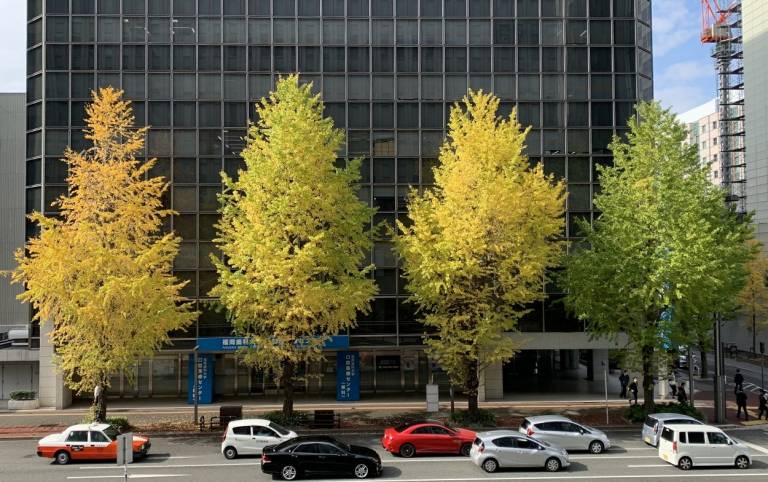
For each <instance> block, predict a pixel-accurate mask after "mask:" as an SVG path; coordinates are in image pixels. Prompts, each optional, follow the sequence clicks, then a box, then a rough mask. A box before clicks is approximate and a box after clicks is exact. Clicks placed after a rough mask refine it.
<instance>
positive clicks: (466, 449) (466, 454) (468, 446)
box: [459, 444, 472, 457]
mask: <svg viewBox="0 0 768 482" xmlns="http://www.w3.org/2000/svg"><path fill="white" fill-rule="evenodd" d="M471 450H472V444H464V445H462V446H461V450H459V454H461V455H463V456H464V457H469V452H470V451H471Z"/></svg>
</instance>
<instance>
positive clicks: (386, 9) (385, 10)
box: [349, 0, 392, 17]
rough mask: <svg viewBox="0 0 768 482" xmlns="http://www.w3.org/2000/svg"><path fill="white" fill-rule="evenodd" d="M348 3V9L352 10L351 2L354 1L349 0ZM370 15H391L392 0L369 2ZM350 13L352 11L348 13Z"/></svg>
mask: <svg viewBox="0 0 768 482" xmlns="http://www.w3.org/2000/svg"><path fill="white" fill-rule="evenodd" d="M349 3H350V7H349V8H350V10H353V9H352V8H351V7H352V5H351V4H352V3H356V2H351V1H350V2H349ZM371 3H372V5H371V16H373V17H391V16H392V0H376V1H375V2H371ZM354 10H358V11H359V10H362V9H361V8H359V7H358V8H356V9H354ZM349 14H350V15H352V13H351V12H350V13H349Z"/></svg>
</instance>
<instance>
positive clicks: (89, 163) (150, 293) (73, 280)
mask: <svg viewBox="0 0 768 482" xmlns="http://www.w3.org/2000/svg"><path fill="white" fill-rule="evenodd" d="M121 97H122V92H121V91H117V90H114V89H112V88H105V89H102V90H101V91H99V92H98V93H94V94H93V103H91V104H90V105H89V106H88V107H87V108H86V114H87V126H88V127H87V128H86V130H85V138H86V139H87V140H89V141H91V142H92V143H93V147H91V148H89V149H87V150H85V151H82V152H75V151H73V150H71V149H67V150H66V152H65V159H64V161H65V162H66V163H67V165H68V167H69V176H68V178H67V182H68V184H69V192H68V194H67V195H64V196H62V197H61V198H60V199H58V200H57V201H56V204H57V205H58V207H59V210H60V216H57V217H54V216H44V215H43V214H41V213H34V214H33V215H31V216H30V219H31V220H32V221H34V222H35V223H37V224H38V225H39V226H40V234H39V235H38V236H37V237H34V238H31V239H30V240H29V241H28V242H27V245H26V251H25V250H23V249H20V250H18V251H17V252H16V260H17V262H18V267H17V268H16V269H15V270H14V271H13V273H12V281H13V282H15V283H20V284H23V285H24V286H25V288H26V290H25V291H24V292H23V293H22V294H21V295H19V299H20V300H21V301H24V302H27V303H31V304H32V306H33V307H34V309H35V319H37V320H39V321H40V323H41V324H47V323H50V324H51V325H52V327H51V331H50V335H49V336H50V342H51V343H52V344H53V345H54V347H55V350H56V363H57V365H58V368H59V369H60V370H61V371H62V373H63V375H64V378H65V382H66V384H67V386H69V387H70V388H71V389H72V390H74V391H75V392H88V391H91V390H93V389H94V387H95V386H97V385H101V386H103V387H104V388H105V389H106V387H108V386H109V377H110V375H111V374H115V373H118V372H121V371H125V373H126V374H127V375H129V376H130V374H131V372H132V370H130V369H131V368H132V367H133V366H135V364H136V363H137V361H138V360H139V359H140V358H145V357H151V356H153V354H154V353H155V351H156V350H157V349H158V348H160V346H161V345H162V344H163V343H165V342H166V341H168V333H169V332H170V331H173V330H178V329H181V328H184V327H185V326H187V325H188V324H189V323H190V322H191V321H192V320H193V319H194V318H195V316H196V315H195V314H194V313H192V312H191V311H190V310H189V305H188V304H186V303H183V302H182V299H181V296H180V294H179V293H180V290H181V288H182V286H183V284H182V283H179V282H177V281H176V279H175V278H174V277H173V275H172V263H173V259H174V257H175V256H176V253H177V251H178V247H179V239H178V238H177V237H176V236H174V235H173V234H162V233H161V226H162V222H163V218H165V217H166V216H168V215H170V214H171V212H170V211H169V210H167V209H164V208H163V207H162V203H161V200H160V196H161V195H162V194H163V192H164V191H165V190H166V189H167V183H166V181H165V180H164V179H162V178H158V177H148V175H149V170H150V168H151V167H152V165H153V164H154V161H150V162H147V163H143V164H142V163H141V162H140V161H139V160H137V159H136V156H137V155H138V154H139V152H140V151H141V149H142V147H143V144H144V136H145V134H146V131H147V128H141V129H134V128H133V127H132V125H133V121H134V118H133V114H132V109H131V106H130V103H129V102H127V101H124V100H122V98H121Z"/></svg>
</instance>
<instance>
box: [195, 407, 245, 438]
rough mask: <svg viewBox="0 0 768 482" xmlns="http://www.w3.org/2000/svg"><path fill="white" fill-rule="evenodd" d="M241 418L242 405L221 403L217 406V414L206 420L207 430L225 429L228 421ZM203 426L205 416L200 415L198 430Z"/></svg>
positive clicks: (201, 429)
mask: <svg viewBox="0 0 768 482" xmlns="http://www.w3.org/2000/svg"><path fill="white" fill-rule="evenodd" d="M241 418H243V406H242V405H222V406H221V407H219V416H218V417H217V416H215V415H214V416H213V417H211V418H210V420H209V421H208V430H210V431H213V430H216V429H220V428H223V429H226V428H227V425H229V422H231V421H233V420H240V419H241ZM204 428H205V417H203V416H201V417H200V431H201V432H202V431H203V430H204Z"/></svg>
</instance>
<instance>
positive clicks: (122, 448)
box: [117, 432, 133, 465]
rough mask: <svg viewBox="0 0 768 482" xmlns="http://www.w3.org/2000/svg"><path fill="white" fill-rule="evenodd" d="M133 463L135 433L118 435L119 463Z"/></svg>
mask: <svg viewBox="0 0 768 482" xmlns="http://www.w3.org/2000/svg"><path fill="white" fill-rule="evenodd" d="M132 463H133V433H131V432H128V433H124V434H122V435H118V436H117V465H127V464H132Z"/></svg>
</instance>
